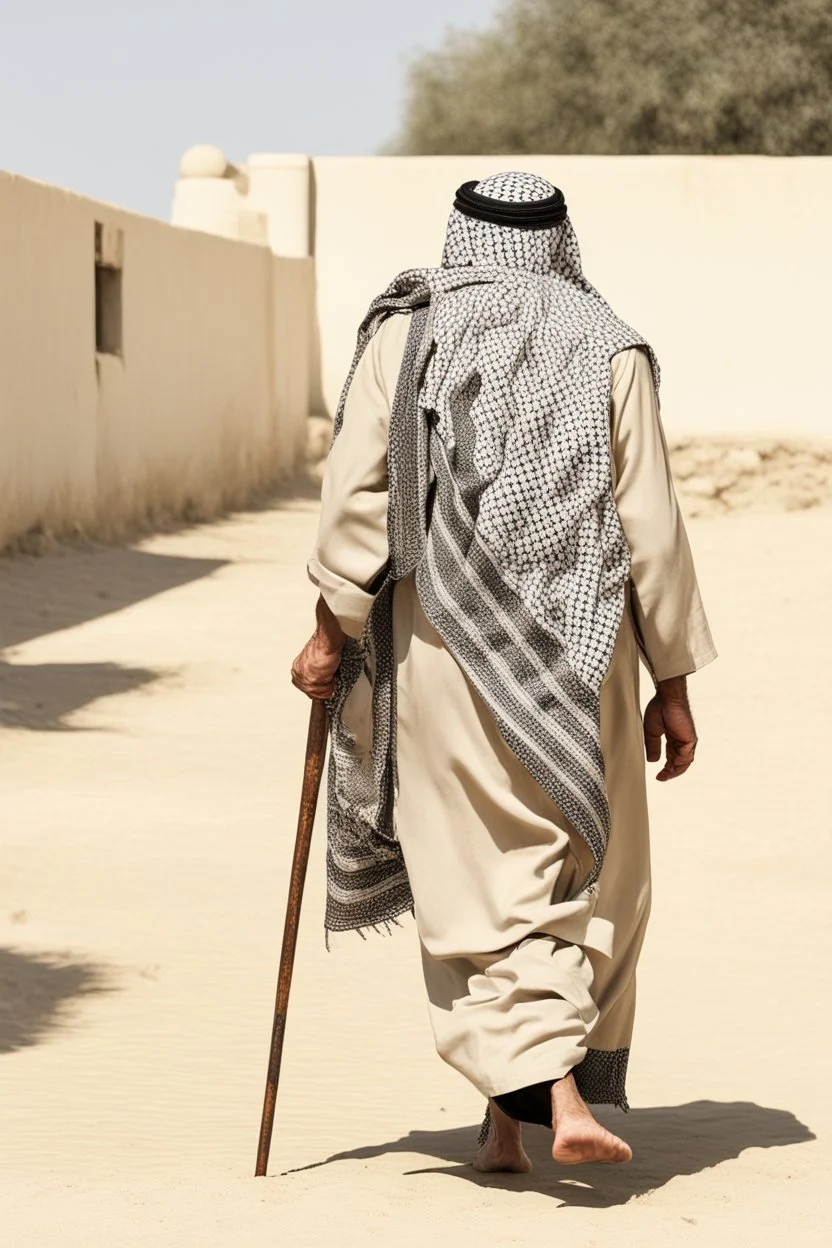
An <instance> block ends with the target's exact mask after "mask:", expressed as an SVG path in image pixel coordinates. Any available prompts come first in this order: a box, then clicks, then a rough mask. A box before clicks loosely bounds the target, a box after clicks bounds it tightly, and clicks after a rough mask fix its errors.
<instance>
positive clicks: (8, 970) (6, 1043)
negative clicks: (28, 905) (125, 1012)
mask: <svg viewBox="0 0 832 1248" xmlns="http://www.w3.org/2000/svg"><path fill="white" fill-rule="evenodd" d="M112 991H113V986H112V985H111V984H110V983H109V982H108V979H107V976H106V974H105V971H104V968H103V967H101V966H99V965H97V964H96V963H93V962H86V961H83V960H73V959H72V958H70V957H68V956H65V955H62V954H58V953H23V952H21V951H20V950H17V949H0V1053H14V1052H15V1051H16V1050H17V1049H22V1048H26V1047H28V1046H29V1045H33V1044H40V1043H42V1042H43V1041H44V1040H46V1039H47V1038H48V1036H49V1034H50V1033H51V1032H52V1031H54V1030H56V1029H57V1028H58V1027H60V1026H62V1025H63V1024H64V1023H65V1022H66V1021H67V1015H68V1012H69V1011H68V1007H69V1004H70V1002H73V1001H78V999H79V998H81V997H86V996H90V995H91V994H92V993H101V992H112Z"/></svg>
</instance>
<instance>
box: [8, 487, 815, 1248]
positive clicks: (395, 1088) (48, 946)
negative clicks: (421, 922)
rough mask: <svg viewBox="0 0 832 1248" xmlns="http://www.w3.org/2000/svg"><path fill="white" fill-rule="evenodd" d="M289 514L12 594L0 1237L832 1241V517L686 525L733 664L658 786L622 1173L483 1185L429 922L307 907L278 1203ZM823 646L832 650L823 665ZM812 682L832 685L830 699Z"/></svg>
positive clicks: (477, 1110) (148, 1241)
mask: <svg viewBox="0 0 832 1248" xmlns="http://www.w3.org/2000/svg"><path fill="white" fill-rule="evenodd" d="M314 525H315V507H314V504H313V503H311V502H303V501H298V502H294V503H286V504H283V505H280V506H276V507H275V508H274V509H272V510H267V511H262V512H259V513H253V514H246V515H243V516H239V517H236V518H233V519H231V520H228V521H225V522H222V523H218V524H215V525H211V526H206V527H203V528H199V529H194V530H191V531H189V532H185V533H181V534H177V535H167V536H162V537H157V538H154V539H153V540H151V541H147V542H144V543H142V544H141V546H140V547H137V548H134V549H124V550H101V551H93V552H83V551H57V552H55V553H53V554H50V555H47V556H45V557H43V558H40V559H29V558H20V559H15V560H12V561H7V562H4V563H0V602H1V603H2V617H0V627H1V628H2V636H3V641H4V643H5V644H6V645H7V646H8V647H9V648H8V649H7V651H6V655H5V660H6V663H5V665H4V666H3V667H2V669H0V681H1V682H2V683H0V699H2V705H0V720H2V723H3V724H4V728H3V730H2V732H0V736H2V742H0V773H1V774H0V783H1V784H2V788H1V789H0V792H2V817H1V818H0V841H1V842H2V852H1V853H0V991H2V1000H0V1081H2V1086H0V1104H2V1115H1V1116H0V1123H1V1124H2V1125H0V1147H1V1148H2V1163H3V1164H2V1171H0V1176H1V1177H0V1208H2V1219H1V1224H2V1231H0V1234H1V1235H2V1242H3V1244H4V1245H8V1246H9V1248H18V1246H23V1245H26V1246H27V1248H28V1246H29V1245H35V1244H37V1245H40V1244H45V1245H61V1246H62V1248H63V1246H66V1248H75V1246H76V1245H77V1246H79V1248H81V1246H83V1248H88V1246H91V1245H99V1244H106V1245H108V1246H116V1248H118V1246H120V1245H139V1244H141V1245H157V1244H158V1245H183V1246H185V1245H187V1246H188V1248H201V1246H202V1245H223V1246H224V1248H225V1246H229V1248H231V1246H233V1248H237V1246H241V1248H247V1246H248V1245H255V1244H267V1243H292V1244H296V1245H304V1246H305V1245H319V1244H320V1245H332V1244H338V1245H345V1246H347V1248H352V1246H356V1248H357V1246H359V1245H361V1246H362V1248H363V1246H364V1245H375V1244H385V1245H386V1244H392V1245H395V1246H396V1248H398V1245H402V1246H405V1245H417V1244H418V1245H420V1246H421V1245H424V1244H425V1243H426V1242H430V1243H431V1244H436V1245H445V1244H448V1245H451V1244H453V1245H457V1246H459V1248H467V1246H468V1245H477V1246H480V1245H492V1244H493V1245H504V1244H532V1243H534V1244H543V1243H549V1242H553V1241H554V1242H557V1243H561V1244H568V1245H570V1248H592V1246H595V1245H598V1246H600V1245H604V1246H605V1248H606V1246H608V1245H612V1246H613V1248H615V1246H617V1245H644V1244H650V1245H661V1246H662V1248H663V1246H665V1245H676V1244H679V1245H702V1246H703V1248H715V1246H719V1245H723V1244H730V1245H731V1246H732V1248H739V1246H741V1245H748V1246H753V1248H759V1246H760V1245H768V1244H789V1245H815V1244H817V1245H820V1244H828V1243H829V1242H832V1220H830V1210H829V1201H830V1197H829V1184H828V1175H829V1168H830V1164H831V1163H832V1151H831V1150H830V1146H829V1143H828V1139H829V1130H830V1127H832V1091H830V1078H829V1063H828V1056H827V1055H828V1051H829V1039H828V1037H829V1025H830V1022H832V1019H831V1018H830V1014H832V1007H831V1006H830V994H829V992H828V989H827V988H826V987H825V984H826V982H827V976H828V968H829V965H830V959H831V958H832V939H831V938H830V917H829V916H830V906H829V896H830V874H829V865H830V860H831V859H832V848H830V841H829V829H828V818H827V811H828V808H829V797H830V778H829V777H830V767H829V759H828V736H827V720H828V707H829V703H830V689H829V682H828V667H829V665H828V659H827V651H828V647H829V637H830V635H832V585H831V584H830V580H832V572H831V571H830V563H829V557H828V552H829V547H830V543H832V513H830V512H812V513H806V514H792V515H783V514H780V515H754V516H737V517H733V518H730V519H726V520H713V521H697V522H694V523H693V524H692V525H691V534H692V540H693V543H694V547H695V550H696V552H697V556H698V562H699V566H700V572H701V581H702V586H703V593H704V595H705V599H706V603H707V604H708V607H709V612H710V615H711V619H712V625H713V629H714V633H715V636H716V640H717V644H718V646H719V649H720V654H721V657H720V660H719V662H718V663H716V664H713V665H711V666H710V667H709V668H707V669H706V670H705V671H703V672H701V673H700V674H699V675H697V676H696V677H695V678H694V680H693V681H692V688H693V696H694V699H695V707H696V710H697V712H698V721H699V728H700V736H701V739H702V744H701V746H700V751H701V753H700V757H699V759H698V761H697V763H696V767H695V769H694V771H693V772H692V773H691V774H690V775H689V776H688V777H687V778H685V779H684V780H681V781H678V782H676V783H674V784H671V785H667V786H659V785H655V784H654V785H653V786H652V788H651V796H652V801H653V837H654V866H655V877H656V880H655V882H656V902H655V909H654V917H653V920H652V927H651V931H650V935H649V940H648V947H647V950H646V953H645V956H644V960H643V970H642V976H641V1000H640V1009H639V1018H638V1026H637V1034H636V1040H635V1047H634V1053H633V1059H632V1078H631V1084H630V1097H631V1101H632V1104H633V1106H634V1109H633V1111H632V1113H631V1114H630V1115H629V1117H626V1118H625V1117H622V1116H620V1115H618V1114H616V1112H615V1111H610V1112H609V1114H607V1115H605V1117H606V1118H607V1119H609V1120H611V1121H614V1122H615V1124H616V1126H617V1128H618V1129H619V1130H621V1132H622V1133H623V1134H624V1135H625V1136H626V1137H627V1138H628V1139H629V1140H630V1141H631V1143H632V1144H633V1147H634V1150H635V1160H634V1161H633V1163H632V1164H631V1165H630V1166H628V1167H624V1168H620V1169H613V1168H602V1167H598V1168H592V1167H582V1168H578V1169H572V1170H565V1169H564V1170H558V1169H556V1168H555V1167H554V1165H553V1164H552V1163H551V1161H550V1160H547V1135H546V1133H545V1132H543V1131H542V1130H538V1129H529V1131H528V1139H529V1148H530V1152H531V1153H532V1156H533V1159H534V1161H535V1171H534V1173H533V1174H532V1175H530V1176H522V1177H521V1176H516V1177H506V1176H490V1177H482V1176H479V1175H477V1174H476V1173H475V1172H474V1171H473V1170H472V1168H471V1166H470V1164H469V1163H470V1158H471V1156H472V1153H473V1148H474V1140H475V1136H476V1130H477V1126H478V1124H479V1120H480V1117H481V1111H482V1103H481V1100H480V1098H479V1096H478V1094H477V1093H476V1092H475V1091H474V1090H473V1089H472V1088H470V1087H469V1086H468V1085H467V1084H465V1083H464V1082H463V1081H462V1080H461V1078H460V1077H459V1076H457V1075H455V1074H454V1073H453V1072H452V1071H450V1070H449V1069H447V1068H446V1067H444V1066H443V1065H442V1063H441V1062H440V1061H439V1059H438V1058H437V1057H436V1056H435V1055H434V1052H433V1048H432V1041H431V1036H430V1033H429V1029H428V1024H427V1019H426V1014H425V1009H424V1005H423V999H422V991H421V984H420V975H419V966H418V959H417V953H416V947H415V941H414V932H413V928H412V923H408V924H405V926H404V927H403V928H402V929H401V930H400V931H397V932H396V933H395V934H394V935H393V936H392V937H389V938H382V937H377V938H375V939H371V940H368V941H366V942H364V941H362V940H361V939H360V938H358V937H355V936H351V937H343V938H341V939H340V940H339V941H338V942H337V944H336V947H335V949H334V950H333V952H331V953H329V954H328V953H326V951H325V948H324V941H323V932H322V911H323V886H324V880H323V863H322V852H323V835H322V832H323V828H322V826H321V825H320V824H319V826H318V830H317V833H316V837H317V839H316V843H315V844H314V845H313V862H312V865H311V869H310V879H309V884H308V889H307V896H306V902H305V909H304V915H303V922H302V929H301V935H300V944H299V954H298V963H297V969H296V978H295V984H294V994H293V1001H292V1009H291V1013H290V1021H289V1029H288V1039H287V1047H286V1053H285V1060H284V1075H283V1079H284V1083H283V1088H282V1091H281V1097H280V1103H279V1109H278V1122H277V1128H276V1133H275V1141H274V1147H273V1151H272V1161H271V1167H270V1175H269V1177H268V1178H267V1179H261V1180H257V1181H255V1180H254V1179H253V1178H252V1177H251V1176H252V1173H253V1164H254V1154H255V1145H256V1135H257V1128H258V1124H259V1115H260V1105H261V1097H262V1086H263V1078H264V1074H265V1060H266V1052H267V1046H268V1040H269V1031H270V1020H271V1009H272V1001H273V992H274V982H275V974H276V968H277V958H278V951H279V943H280V934H281V930H282V918H283V905H284V898H285V890H286V882H287V874H288V867H289V861H290V855H291V848H292V843H293V837H294V822H295V818H296V808H297V800H298V783H299V775H300V765H301V759H302V752H303V743H304V739H305V725H306V719H307V709H308V704H307V703H306V702H305V700H304V699H303V698H302V697H301V696H300V695H298V694H296V693H295V692H294V691H293V690H292V689H291V688H290V686H289V684H288V682H287V672H288V667H289V663H290V660H291V658H292V656H293V654H294V653H295V651H296V649H297V648H298V647H299V645H300V644H301V642H302V641H303V640H304V639H305V636H306V634H307V632H308V628H309V619H310V612H311V606H312V592H311V590H310V588H309V587H308V585H307V584H306V581H305V577H304V570H303V569H304V561H305V556H306V553H307V551H308V549H309V547H310V543H311V539H312V535H313V531H314ZM824 637H826V639H827V640H826V642H824V641H823V638H824ZM824 682H825V684H824Z"/></svg>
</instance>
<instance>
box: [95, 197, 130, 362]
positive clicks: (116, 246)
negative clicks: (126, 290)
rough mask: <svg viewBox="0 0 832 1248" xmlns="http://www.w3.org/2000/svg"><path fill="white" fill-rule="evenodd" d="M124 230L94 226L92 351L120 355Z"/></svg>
mask: <svg viewBox="0 0 832 1248" xmlns="http://www.w3.org/2000/svg"><path fill="white" fill-rule="evenodd" d="M123 257H124V231H123V230H119V229H116V228H115V227H113V226H108V225H105V224H103V223H102V222H101V221H96V223H95V349H96V351H98V352H99V353H100V354H102V355H121V354H122V346H123V343H122V313H121V278H122V272H123Z"/></svg>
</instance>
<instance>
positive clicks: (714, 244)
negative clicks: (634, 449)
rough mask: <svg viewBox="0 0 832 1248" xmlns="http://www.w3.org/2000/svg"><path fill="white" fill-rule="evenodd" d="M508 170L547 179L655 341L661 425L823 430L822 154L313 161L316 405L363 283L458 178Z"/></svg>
mask: <svg viewBox="0 0 832 1248" xmlns="http://www.w3.org/2000/svg"><path fill="white" fill-rule="evenodd" d="M512 168H515V169H516V168H520V169H528V170H531V171H533V172H537V173H541V174H543V175H544V176H546V177H547V178H549V179H550V180H551V181H553V182H555V183H556V184H557V185H558V186H560V187H561V188H562V189H563V191H564V194H565V195H566V200H567V203H568V205H569V209H570V215H571V217H572V220H573V223H574V224H575V227H576V230H577V233H578V237H579V239H580V242H581V248H582V252H583V257H584V265H585V269H586V273H587V276H588V277H589V278H590V280H591V281H593V282H594V283H595V284H596V285H597V286H598V288H599V289H600V290H601V292H602V293H603V294H604V295H605V297H606V298H607V299H608V300H609V301H610V303H611V304H612V305H613V307H614V308H615V310H616V311H617V312H618V314H619V315H620V316H622V317H623V318H624V319H625V320H628V321H629V322H631V323H632V324H633V325H635V326H636V327H637V328H638V329H639V331H640V332H641V333H642V334H644V335H645V337H647V338H648V339H649V340H650V341H651V343H652V344H653V345H654V346H655V348H656V350H657V352H658V354H659V357H660V360H661V363H662V367H663V373H664V382H663V413H664V416H665V422H666V424H667V426H668V429H669V430H671V431H674V430H675V431H680V432H684V433H693V434H703V435H704V434H707V435H712V434H719V433H729V434H740V435H742V434H745V433H750V432H754V433H776V434H779V435H786V436H789V435H800V436H824V435H825V436H829V435H832V411H831V410H830V400H829V381H828V377H827V371H828V367H827V358H828V349H827V339H828V333H829V314H828V310H827V307H826V303H827V292H828V291H829V289H830V288H832V230H830V228H829V213H830V207H829V205H830V203H832V157H830V158H826V157H809V158H795V159H772V158H766V157H707V156H702V157H674V156H653V157H633V156H627V157H610V156H605V157H593V156H568V157H567V156H538V157H532V156H522V157H517V156H515V157H512V156H476V157H474V156H471V157H456V156H454V157H442V156H439V157H406V158H400V157H367V158H355V157H350V158H341V157H320V158H317V159H315V160H314V162H313V176H314V212H315V222H316V228H315V239H314V248H315V259H316V271H317V284H318V304H317V306H318V319H319V330H320V339H321V358H322V383H323V393H324V398H325V400H326V404H327V406H328V407H329V409H330V410H332V409H333V407H334V405H335V403H336V401H337V397H338V392H339V389H340V386H341V383H342V381H343V378H344V375H345V373H346V370H347V367H348V364H349V361H350V358H351V355H352V350H353V346H354V342H355V331H356V327H357V324H358V321H359V320H360V318H361V317H362V315H363V314H364V312H365V310H366V308H367V305H368V304H369V302H370V300H371V299H372V298H373V296H374V295H375V294H376V293H378V291H380V290H381V289H382V288H383V287H384V285H385V284H386V283H387V281H388V280H389V279H390V278H391V277H393V276H394V275H395V274H396V273H397V272H398V271H399V270H400V269H403V268H409V267H411V266H415V265H423V264H436V263H438V260H439V256H440V252H441V247H442V238H443V235H444V229H445V222H446V220H447V215H448V211H449V208H450V204H451V202H452V199H453V193H454V191H455V189H456V187H457V186H458V185H459V184H460V183H461V182H464V181H466V180H469V179H471V178H479V177H484V176H486V175H487V174H489V173H493V172H496V171H498V170H500V169H512Z"/></svg>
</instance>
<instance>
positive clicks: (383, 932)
mask: <svg viewBox="0 0 832 1248" xmlns="http://www.w3.org/2000/svg"><path fill="white" fill-rule="evenodd" d="M405 913H406V914H408V915H409V916H410V918H412V919H415V918H416V912H415V910H414V909H413V907H412V906H411V907H410V909H409V910H407V911H405ZM403 926H404V925H403V924H402V923H400V922H399V920H398V918H396V917H395V916H393V917H391V918H389V919H382V920H381V921H380V922H378V923H367V924H365V925H364V926H363V927H351V928H349V929H347V930H348V931H350V932H357V934H358V935H359V936H360V937H361V939H362V940H366V939H367V935H368V933H369V932H375V934H376V935H377V936H393V935H395V933H394V931H393V928H394V927H403ZM343 931H344V929H343V928H329V927H325V928H324V943H325V944H326V951H327V953H331V952H332V947H331V945H330V943H329V938H330V936H332V935H339V936H340V935H341V934H342V933H343Z"/></svg>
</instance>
